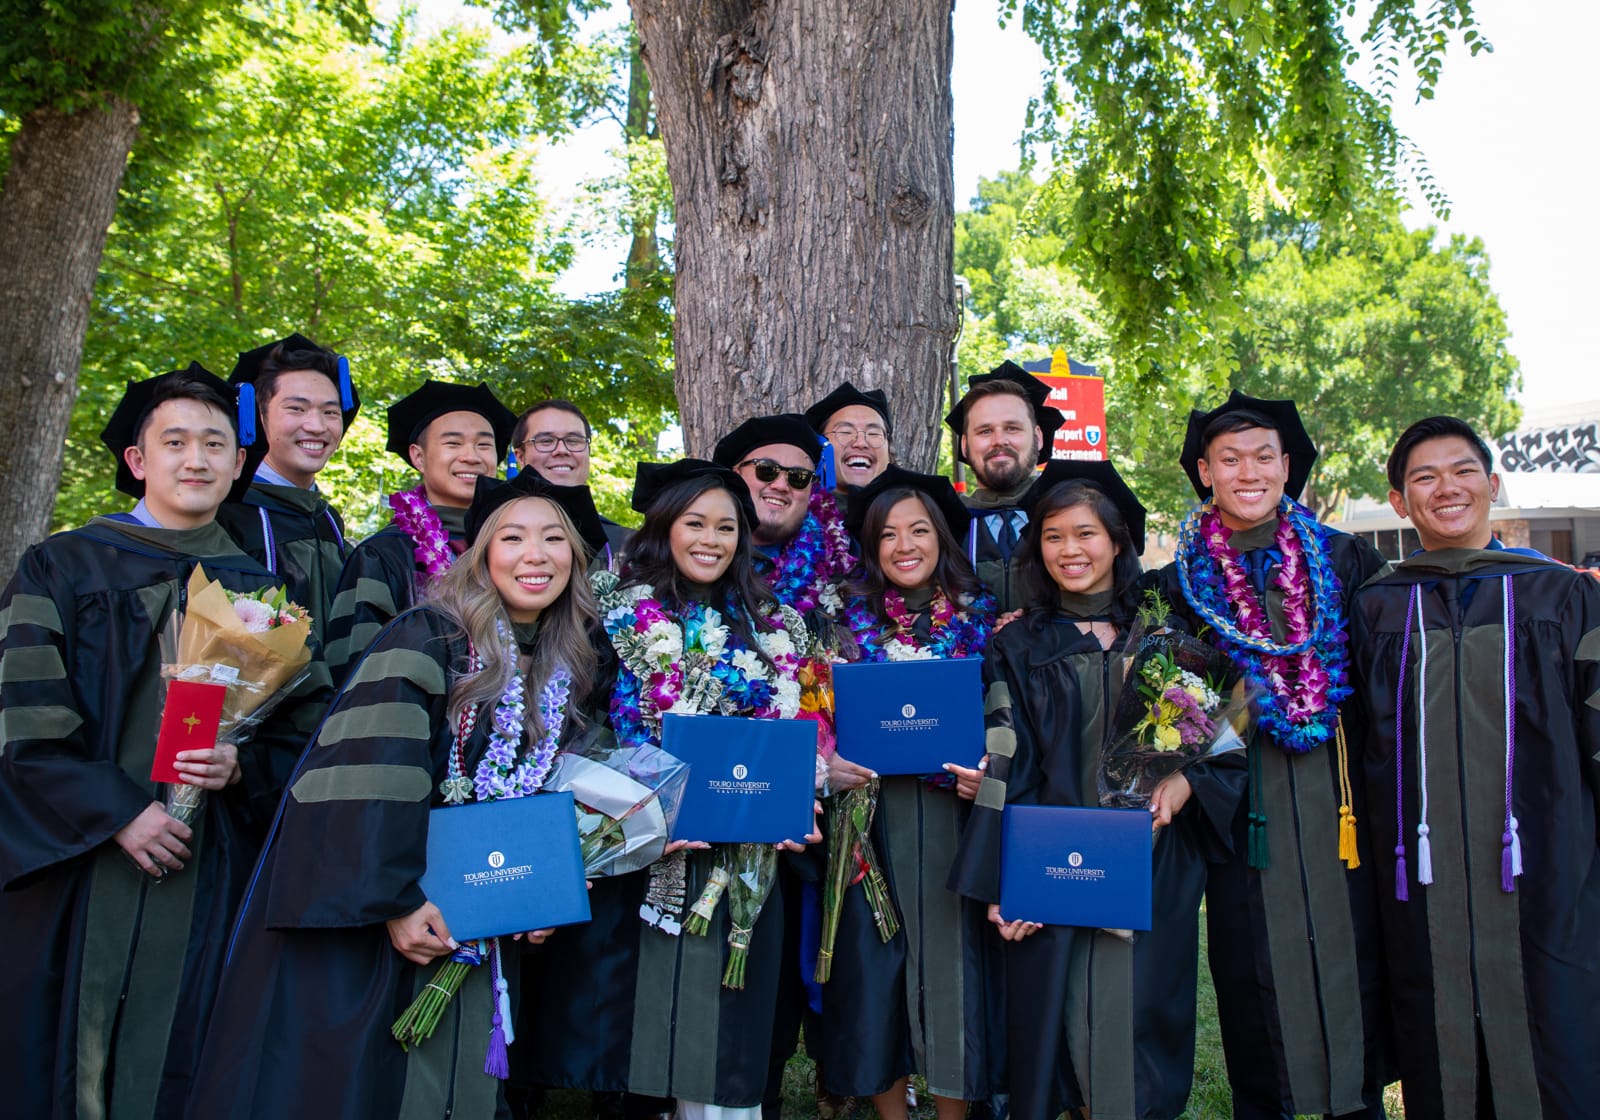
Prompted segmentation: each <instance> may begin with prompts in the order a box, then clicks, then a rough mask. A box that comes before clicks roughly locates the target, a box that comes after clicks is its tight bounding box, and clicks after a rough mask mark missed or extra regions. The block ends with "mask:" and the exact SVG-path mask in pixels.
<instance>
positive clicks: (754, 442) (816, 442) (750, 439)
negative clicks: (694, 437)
mask: <svg viewBox="0 0 1600 1120" xmlns="http://www.w3.org/2000/svg"><path fill="white" fill-rule="evenodd" d="M773 443H786V444H788V445H789V446H791V447H794V448H797V449H798V450H800V451H802V452H804V453H805V454H806V456H807V457H808V458H810V460H811V463H812V465H813V466H815V465H816V463H817V460H819V459H820V458H821V457H822V439H821V437H819V436H818V435H817V433H816V432H814V431H812V430H811V425H810V424H809V423H807V422H806V418H805V417H804V416H801V415H800V414H799V413H798V412H780V413H778V414H777V415H775V416H752V417H751V418H750V419H748V420H746V421H745V422H744V423H743V424H740V425H739V426H738V427H737V428H735V429H734V430H733V431H731V432H729V433H728V434H727V435H725V436H723V437H722V438H721V439H719V440H718V441H717V446H716V449H715V450H714V451H712V452H711V461H712V462H714V463H716V464H717V465H718V466H719V467H727V468H729V469H730V470H731V469H733V468H734V467H737V466H738V465H739V464H740V463H741V462H743V461H744V457H745V456H746V455H747V454H749V452H750V451H751V449H753V448H756V447H766V446H767V445H768V444H773ZM784 465H785V466H788V465H789V464H787V463H786V464H784Z"/></svg>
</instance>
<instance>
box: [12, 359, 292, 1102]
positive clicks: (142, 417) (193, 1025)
mask: <svg viewBox="0 0 1600 1120" xmlns="http://www.w3.org/2000/svg"><path fill="white" fill-rule="evenodd" d="M101 439H102V440H103V441H104V442H105V444H106V446H107V447H108V448H109V449H110V450H111V452H112V453H113V455H114V456H115V457H116V462H117V488H118V489H119V490H121V491H123V492H124V493H126V494H129V495H130V496H133V497H136V498H138V499H139V501H138V504H137V505H136V506H135V507H134V510H133V512H132V513H124V514H113V515H111V516H109V517H97V518H95V519H93V520H92V521H90V522H89V523H88V524H87V525H85V526H83V527H82V528H79V529H74V530H71V531H68V532H64V533H58V534H56V535H55V536H52V537H51V538H50V539H48V540H46V541H45V542H43V543H42V544H39V545H36V546H34V547H33V548H31V549H29V550H28V552H27V553H25V554H24V555H23V557H22V560H21V562H20V563H19V565H18V567H17V572H16V574H15V575H14V576H13V577H12V579H11V582H10V584H9V586H7V588H6V589H5V591H4V593H3V595H0V926H3V928H4V929H5V931H6V937H7V939H8V940H7V943H8V944H11V945H13V946H19V947H20V946H26V947H27V951H26V952H20V951H19V952H12V953H8V954H7V955H6V962H5V963H4V964H3V965H0V1001H3V1003H4V1005H5V1008H6V1014H7V1015H9V1016H11V1017H12V1020H13V1022H15V1023H18V1024H23V1023H25V1024H27V1027H26V1029H24V1030H16V1031H13V1032H12V1035H11V1038H10V1040H9V1041H8V1044H7V1045H6V1046H4V1047H0V1076H3V1077H4V1079H5V1085H6V1111H7V1114H8V1115H12V1116H91V1115H93V1116H123V1115H126V1116H177V1115H180V1114H181V1113H182V1112H183V1108H184V1102H185V1098H186V1096H187V1093H188V1089H189V1085H190V1083H191V1080H192V1078H193V1076H194V1074H195V1072H196V1068H197V1062H198V1059H199V1054H198V1040H199V1039H201V1038H202V1037H204V1034H205V1019H206V1016H207V1014H208V1013H209V1010H210V1003H211V1000H212V997H213V996H214V995H215V992H216V987H217V983H218V979H219V977H220V974H221V971H222V955H221V953H220V951H219V949H220V946H221V944H222V942H221V939H220V938H221V935H222V934H223V933H224V932H225V931H226V930H227V929H228V925H229V923H230V921H231V920H232V917H233V908H234V906H235V905H236V904H237V903H238V901H239V898H240V896H241V894H242V893H243V888H244V883H245V880H246V879H247V877H248V876H249V873H250V868H251V865H252V863H253V862H254V859H255V856H256V854H257V838H258V837H259V836H260V834H261V832H262V830H264V829H265V827H266V825H267V823H268V822H269V821H270V819H271V814H272V812H273V809H274V807H275V806H276V803H277V799H278V795H279V793H280V792H281V790H282V782H283V779H284V778H285V777H286V775H287V773H288V770H289V768H290V767H291V766H292V765H293V763H294V759H295V757H296V755H297V753H298V749H299V747H300V746H301V745H303V743H304V739H303V738H296V737H294V736H292V735H289V734H286V733H285V731H286V727H285V724H284V723H282V722H280V720H279V718H278V714H277V713H275V714H274V716H273V717H271V718H269V720H268V721H267V723H266V724H264V725H263V726H262V727H261V728H259V729H258V730H257V733H256V735H255V736H254V739H253V741H252V742H251V744H250V746H249V749H248V750H242V749H239V748H236V747H235V746H233V745H231V744H225V745H217V746H208V747H205V748H203V749H195V750H186V751H181V752H179V753H178V755H177V758H178V763H177V770H178V771H179V773H180V774H182V775H183V780H184V782H186V783H188V784H192V785H197V786H200V787H201V788H203V789H206V790H208V791H210V793H209V794H208V796H207V798H206V803H205V805H204V807H203V810H202V813H201V816H200V817H199V818H198V819H197V820H196V822H195V825H194V827H193V828H192V829H191V828H190V827H189V826H187V825H185V824H183V823H181V822H179V821H177V820H176V819H174V818H173V817H171V816H169V815H168V814H167V812H166V810H165V808H164V806H163V804H162V800H161V798H162V796H163V790H162V787H161V786H160V785H158V784H156V783H154V782H152V781H151V777H150V776H151V766H152V763H153V761H154V759H155V756H156V741H157V729H158V727H159V725H160V722H161V710H162V703H163V687H164V686H163V682H162V680H161V661H162V654H161V643H160V640H159V635H161V634H162V633H163V632H164V631H165V629H166V627H167V625H168V623H169V622H170V621H171V620H172V619H173V618H174V616H175V615H176V613H177V612H178V611H180V610H182V609H183V603H184V595H185V589H186V587H187V585H188V580H189V577H190V575H191V574H192V573H193V572H194V570H195V568H196V566H197V565H201V564H203V565H204V568H205V573H206V575H207V576H208V577H210V578H211V579H214V580H217V581H219V582H220V583H222V585H223V586H224V587H226V588H228V589H229V590H232V591H240V592H251V591H259V590H263V589H266V588H271V587H274V586H276V585H277V583H278V581H277V580H276V579H274V578H273V577H272V576H271V575H269V574H268V573H267V571H266V569H264V568H263V567H262V566H261V565H259V564H258V563H256V562H255V561H254V560H252V559H251V558H250V557H249V556H247V555H245V554H244V553H242V552H240V551H239V549H238V547H237V545H236V544H235V542H234V541H233V540H232V539H231V538H230V537H229V536H228V535H227V533H225V532H224V531H223V529H222V528H221V527H220V526H219V525H217V524H216V522H215V520H214V517H215V514H216V510H217V507H218V505H220V504H221V502H222V500H223V499H224V497H226V496H227V495H228V493H229V491H230V490H232V489H235V488H238V489H239V490H242V489H243V484H241V483H239V482H238V481H237V480H238V479H239V478H240V476H241V475H243V476H244V477H245V478H248V477H249V476H248V473H247V472H249V471H251V470H253V469H254V467H255V463H256V461H257V455H256V453H255V452H254V451H253V450H252V451H246V450H245V449H241V447H240V446H239V435H238V420H237V414H236V401H235V397H234V391H233V390H232V389H231V388H230V387H229V386H228V385H227V384H225V383H224V382H223V381H222V380H221V379H220V378H218V377H216V376H214V375H212V374H211V373H208V372H207V371H206V370H204V369H202V368H201V367H200V366H199V365H198V364H196V365H191V366H190V367H189V368H188V369H186V370H178V371H174V372H172V373H167V374H163V375H161V376H159V377H154V378H150V379H148V380H146V381H140V382H130V383H129V385H128V388H127V391H126V393H125V394H124V395H123V398H122V401H121V402H120V403H119V404H118V406H117V408H116V410H115V411H114V412H113V413H112V416H111V419H110V421H109V422H108V423H107V425H106V428H105V431H104V432H102V433H101ZM292 707H293V705H292V704H286V705H284V707H283V708H281V709H279V712H280V713H281V712H284V711H286V710H288V709H290V708H292ZM158 882H159V883H160V884H161V886H160V887H159V889H157V888H156V884H157V883H158Z"/></svg>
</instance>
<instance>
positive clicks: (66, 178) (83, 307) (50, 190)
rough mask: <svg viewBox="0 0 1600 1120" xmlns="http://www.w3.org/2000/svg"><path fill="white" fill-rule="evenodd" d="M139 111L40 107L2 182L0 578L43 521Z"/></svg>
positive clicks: (15, 145) (26, 122)
mask: <svg viewBox="0 0 1600 1120" xmlns="http://www.w3.org/2000/svg"><path fill="white" fill-rule="evenodd" d="M138 130H139V114H138V111H137V110H136V109H135V108H134V107H133V106H132V105H131V104H129V103H128V102H126V101H123V100H121V99H118V98H111V99H109V100H108V101H107V102H106V103H104V104H103V105H100V106H98V107H95V108H89V109H83V110H80V111H78V112H75V113H70V114H68V113H61V112H58V111H56V110H54V109H39V110H36V111H34V112H32V113H29V114H28V115H27V116H25V117H24V118H23V120H22V127H21V128H20V129H19V130H18V131H17V134H16V135H15V136H14V137H13V138H12V140H11V153H10V158H11V165H10V168H9V169H8V170H7V172H6V177H5V185H4V187H3V188H0V308H3V309H4V310H3V312H0V416H3V417H4V418H5V422H4V423H3V424H0V480H4V481H3V483H0V580H9V579H10V578H11V573H12V572H13V571H14V570H15V569H16V565H17V561H18V559H20V558H21V556H22V553H23V550H24V549H26V548H27V547H28V546H29V545H30V544H33V543H34V542H35V541H37V540H39V539H40V538H41V537H42V536H43V535H44V534H45V532H46V531H47V530H48V529H49V526H50V514H51V511H52V510H53V509H54V508H55V500H56V487H57V485H58V484H59V483H60V480H61V462H62V454H63V451H64V450H65V448H64V445H63V442H62V439H61V433H63V432H65V431H66V430H67V421H68V419H69V417H70V415H71V412H72V403H73V400H74V398H75V397H76V396H77V387H78V363H79V361H80V360H81V358H82V357H83V339H84V334H85V333H86V331H87V330H88V326H89V307H90V300H91V297H92V295H93V293H94V282H95V276H96V275H97V273H98V272H99V269H100V255H101V253H102V252H103V251H104V249H105V244H106V231H107V229H109V228H110V225H111V218H112V215H113V214H114V213H115V210H116V204H117V190H118V188H119V186H120V185H121V183H122V173H123V170H124V168H125V167H126V166H127V162H128V153H129V151H131V150H132V148H133V141H134V138H135V136H136V135H137V133H138Z"/></svg>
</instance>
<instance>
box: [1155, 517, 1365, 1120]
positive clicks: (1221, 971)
mask: <svg viewBox="0 0 1600 1120" xmlns="http://www.w3.org/2000/svg"><path fill="white" fill-rule="evenodd" d="M1276 531H1277V525H1276V522H1271V523H1268V524H1267V525H1265V526H1261V527H1259V528H1257V529H1253V530H1247V531H1243V532H1236V533H1234V534H1233V536H1232V538H1231V543H1232V544H1233V546H1234V547H1235V548H1238V549H1239V550H1240V551H1242V552H1247V551H1250V550H1251V549H1254V548H1262V547H1267V546H1269V545H1271V544H1272V539H1273V535H1274V534H1275V533H1276ZM1329 547H1330V550H1331V553H1332V562H1333V570H1334V572H1335V573H1336V574H1337V575H1338V577H1339V583H1340V589H1341V595H1340V602H1341V609H1342V610H1344V611H1345V612H1346V617H1348V611H1349V606H1350V601H1351V599H1352V597H1353V596H1354V594H1355V590H1356V588H1358V587H1360V586H1361V584H1362V583H1363V582H1365V581H1366V580H1367V579H1368V578H1369V577H1371V576H1372V575H1373V574H1374V573H1376V572H1378V571H1381V570H1382V569H1383V568H1384V566H1385V561H1384V560H1383V558H1382V557H1381V556H1379V555H1378V553H1377V551H1376V550H1375V549H1373V547H1372V546H1371V545H1369V544H1367V542H1366V541H1364V540H1362V539H1360V538H1358V537H1354V536H1351V535H1349V534H1347V533H1337V532H1336V533H1333V534H1332V536H1331V538H1330V542H1329ZM1272 572H1273V573H1275V572H1276V567H1275V566H1274V568H1273V569H1272ZM1157 581H1158V583H1159V586H1160V588H1161V591H1162V594H1163V596H1164V597H1165V598H1166V600H1167V602H1168V603H1169V604H1170V605H1171V606H1172V608H1173V610H1174V611H1175V612H1176V613H1177V614H1178V616H1179V617H1180V618H1182V619H1183V620H1184V621H1185V622H1186V623H1187V624H1188V625H1189V626H1191V628H1193V629H1194V630H1195V632H1196V633H1202V634H1203V633H1204V627H1203V626H1202V625H1201V623H1200V621H1199V620H1198V619H1197V617H1196V616H1195V614H1194V612H1193V610H1192V609H1191V608H1190V607H1189V604H1188V603H1187V602H1185V600H1184V597H1183V589H1182V587H1181V585H1180V584H1179V582H1178V573H1177V568H1176V566H1175V565H1168V566H1167V567H1166V568H1163V569H1162V570H1161V571H1160V572H1159V573H1157ZM1267 615H1268V618H1269V620H1270V621H1271V624H1272V626H1273V632H1274V634H1276V635H1277V636H1278V637H1279V638H1280V639H1281V638H1282V637H1283V635H1284V634H1285V633H1286V629H1285V625H1284V616H1283V595H1282V593H1281V592H1279V591H1278V589H1277V588H1276V586H1274V585H1272V584H1271V583H1270V581H1269V585H1268V588H1267ZM1345 733H1346V739H1347V740H1348V741H1349V743H1350V749H1351V751H1352V754H1351V758H1352V761H1351V763H1350V775H1349V777H1350V782H1351V785H1352V786H1353V787H1354V789H1353V797H1352V807H1353V809H1354V812H1355V815H1356V822H1357V830H1356V839H1357V849H1358V854H1359V855H1360V860H1361V865H1360V866H1359V867H1357V868H1355V869H1353V870H1352V869H1348V868H1346V866H1345V865H1344V864H1343V863H1342V862H1340V860H1339V858H1338V855H1339V804H1340V794H1339V785H1340V774H1339V757H1338V752H1337V750H1336V749H1335V744H1334V742H1332V741H1331V740H1330V741H1329V742H1328V743H1326V744H1324V745H1323V746H1320V747H1318V748H1317V749H1315V750H1313V751H1309V752H1306V753H1303V754H1295V753H1292V752H1289V751H1285V750H1284V749H1283V748H1282V747H1280V746H1278V745H1277V744H1276V743H1275V742H1273V741H1272V740H1271V739H1270V737H1269V736H1267V735H1266V734H1265V733H1263V732H1260V731H1258V732H1256V734H1255V735H1254V736H1253V737H1252V739H1251V742H1250V745H1249V751H1250V752H1251V754H1252V755H1253V756H1254V757H1253V758H1252V759H1251V762H1252V764H1253V765H1254V766H1255V767H1256V772H1257V773H1259V775H1260V778H1261V783H1260V788H1259V789H1257V790H1254V791H1250V793H1249V794H1248V795H1247V796H1246V798H1245V802H1244V803H1242V804H1241V805H1240V806H1239V811H1238V813H1237V815H1236V816H1235V818H1234V821H1233V837H1234V845H1233V857H1232V858H1231V859H1228V860H1226V861H1223V862H1221V863H1216V864H1213V865H1212V866H1211V868H1210V875H1209V878H1208V881H1207V883H1206V922H1207V931H1208V934H1209V936H1208V939H1207V945H1208V956H1209V958H1210V962H1209V963H1210V966H1211V978H1212V981H1213V983H1214V984H1215V986H1216V992H1217V1017H1218V1020H1219V1024H1220V1026H1221V1029H1222V1045H1223V1051H1224V1055H1225V1057H1226V1059H1227V1065H1228V1082H1229V1085H1230V1087H1231V1088H1232V1090H1233V1095H1234V1099H1235V1101H1236V1102H1238V1104H1239V1107H1241V1108H1243V1107H1246V1106H1249V1107H1251V1108H1253V1109H1254V1110H1257V1111H1259V1112H1260V1113H1263V1114H1265V1115H1269V1116H1277V1115H1281V1114H1282V1113H1285V1112H1287V1113H1290V1114H1294V1113H1313V1114H1316V1115H1324V1114H1332V1115H1344V1114H1349V1113H1360V1112H1362V1111H1363V1110H1366V1111H1368V1112H1370V1113H1371V1114H1372V1115H1381V1114H1382V1096H1383V1087H1384V1085H1385V1084H1386V1083H1387V1082H1388V1081H1390V1080H1392V1079H1393V1067H1394V1059H1393V1056H1392V1041H1391V1039H1390V1037H1389V1030H1388V1024H1387V1020H1386V1015H1385V1011H1384V1005H1385V993H1384V977H1383V967H1382V961H1381V959H1380V957H1379V955H1378V954H1377V953H1376V952H1375V951H1374V947H1375V946H1376V944H1377V938H1378V918H1377V909H1376V908H1377V897H1376V896H1377V878H1376V876H1375V874H1374V867H1373V861H1372V852H1371V848H1370V845H1369V843H1368V840H1369V838H1370V835H1371V834H1370V829H1369V825H1368V822H1369V821H1370V819H1371V817H1370V816H1369V813H1368V809H1367V806H1366V797H1365V794H1364V792H1363V791H1362V790H1361V789H1360V782H1359V781H1357V780H1356V774H1355V762H1354V761H1353V758H1354V754H1353V752H1354V751H1355V749H1356V740H1357V739H1358V738H1359V736H1360V727H1359V720H1351V719H1348V718H1347V719H1346V720H1345ZM1252 798H1253V799H1254V800H1255V801H1256V802H1257V804H1258V805H1259V811H1261V812H1264V813H1265V815H1266V818H1267V824H1266V827H1267V855H1268V865H1267V866H1266V867H1265V868H1261V869H1256V868H1253V867H1250V866H1249V864H1248V861H1247V859H1246V852H1247V847H1246V836H1247V830H1248V827H1249V820H1248V812H1249V809H1250V805H1249V802H1250V801H1251V800H1252ZM1308 930H1309V931H1311V932H1310V936H1308V933H1307V931H1308Z"/></svg>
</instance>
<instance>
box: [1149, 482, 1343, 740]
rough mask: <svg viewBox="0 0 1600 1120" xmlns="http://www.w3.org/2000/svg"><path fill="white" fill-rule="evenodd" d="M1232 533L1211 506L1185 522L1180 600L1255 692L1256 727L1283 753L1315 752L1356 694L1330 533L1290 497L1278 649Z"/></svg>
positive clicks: (1280, 540)
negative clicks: (1282, 633) (1282, 636)
mask: <svg viewBox="0 0 1600 1120" xmlns="http://www.w3.org/2000/svg"><path fill="white" fill-rule="evenodd" d="M1231 536H1232V531H1231V530H1230V529H1229V528H1228V527H1227V526H1226V525H1224V524H1223V523H1222V518H1221V516H1220V515H1218V513H1217V511H1216V507H1215V505H1214V503H1211V502H1207V503H1206V504H1205V505H1204V506H1202V507H1200V508H1199V509H1198V510H1196V511H1195V512H1194V513H1192V514H1191V515H1190V516H1189V517H1188V519H1187V520H1185V521H1184V523H1183V526H1182V528H1181V529H1180V530H1179V537H1178V554H1177V563H1178V577H1179V581H1180V583H1181V584H1182V586H1183V593H1184V597H1185V598H1186V599H1187V600H1188V601H1189V604H1190V605H1191V606H1192V607H1193V608H1194V610H1195V613H1196V614H1197V615H1198V616H1199V617H1200V619H1201V620H1202V621H1204V622H1205V623H1207V624H1208V625H1209V626H1211V627H1212V628H1213V629H1214V630H1215V631H1216V632H1217V635H1218V639H1219V640H1218V643H1217V644H1218V646H1219V647H1220V648H1221V649H1222V650H1223V652H1225V653H1227V654H1228V656H1229V657H1231V658H1232V659H1233V661H1234V663H1235V664H1236V665H1238V666H1239V667H1240V669H1242V670H1243V671H1244V674H1245V676H1246V678H1247V679H1248V680H1249V681H1250V682H1251V683H1252V684H1255V685H1257V686H1258V687H1259V689H1260V694H1259V695H1258V696H1257V697H1256V699H1255V707H1256V716H1257V720H1258V723H1259V725H1260V727H1261V728H1262V729H1263V730H1265V731H1267V732H1268V733H1269V734H1270V735H1271V736H1272V737H1273V739H1275V740H1276V741H1277V742H1278V744H1279V745H1280V746H1282V747H1283V749H1285V750H1287V751H1291V752H1294V753H1304V752H1306V751H1310V750H1314V749H1316V748H1317V747H1318V746H1320V745H1321V744H1323V743H1325V742H1327V741H1328V740H1329V739H1331V738H1332V737H1333V735H1334V731H1335V729H1336V728H1337V726H1338V723H1339V708H1338V705H1339V703H1340V702H1341V701H1343V700H1344V699H1345V698H1347V697H1348V696H1349V695H1350V693H1351V689H1350V685H1349V682H1348V677H1347V672H1346V670H1347V668H1348V665H1349V655H1348V652H1347V651H1346V648H1345V641H1346V637H1345V631H1344V623H1343V619H1342V617H1341V610H1340V602H1339V596H1340V586H1339V577H1338V575H1337V574H1336V573H1335V572H1334V570H1333V564H1332V558H1331V556H1330V553H1329V549H1328V538H1327V530H1326V528H1325V527H1324V526H1322V525H1321V524H1320V523H1319V522H1318V521H1317V519H1316V517H1315V516H1314V515H1313V514H1312V513H1311V511H1310V510H1308V509H1306V508H1305V507H1304V506H1302V505H1300V504H1299V503H1298V502H1296V501H1293V500H1292V499H1290V498H1288V497H1285V498H1284V499H1283V502H1282V504H1281V505H1280V506H1279V511H1278V525H1277V530H1276V533H1275V535H1274V543H1275V544H1276V545H1277V547H1278V550H1279V551H1280V552H1281V553H1282V555H1283V560H1282V562H1281V564H1280V565H1279V567H1278V575H1277V578H1276V580H1275V581H1274V582H1275V584H1276V586H1277V587H1278V588H1279V589H1280V590H1281V591H1282V592H1283V597H1284V602H1283V610H1284V620H1285V623H1286V626H1287V630H1288V640H1287V641H1286V642H1282V643H1279V642H1275V641H1273V638H1272V624H1271V621H1270V620H1269V619H1268V617H1267V610H1266V606H1265V604H1264V603H1263V602H1262V601H1261V599H1260V597H1259V596H1257V595H1256V593H1255V589H1254V588H1252V587H1251V586H1250V580H1249V577H1248V576H1247V575H1246V574H1245V570H1244V566H1243V565H1242V564H1241V563H1240V560H1239V551H1238V549H1236V548H1234V547H1233V545H1232V544H1231V543H1230V542H1229V538H1230V537H1231Z"/></svg>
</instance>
